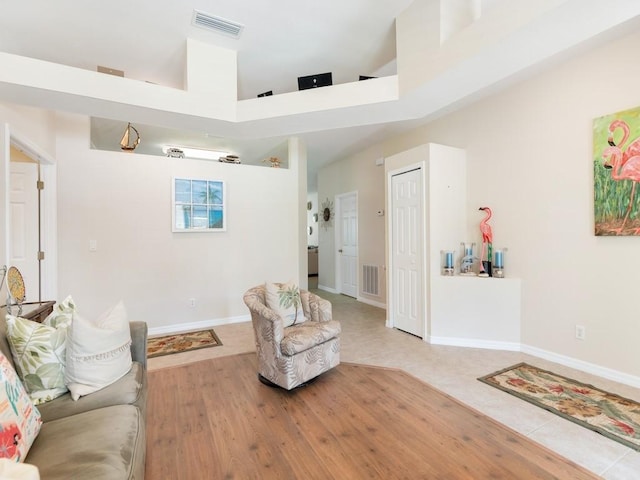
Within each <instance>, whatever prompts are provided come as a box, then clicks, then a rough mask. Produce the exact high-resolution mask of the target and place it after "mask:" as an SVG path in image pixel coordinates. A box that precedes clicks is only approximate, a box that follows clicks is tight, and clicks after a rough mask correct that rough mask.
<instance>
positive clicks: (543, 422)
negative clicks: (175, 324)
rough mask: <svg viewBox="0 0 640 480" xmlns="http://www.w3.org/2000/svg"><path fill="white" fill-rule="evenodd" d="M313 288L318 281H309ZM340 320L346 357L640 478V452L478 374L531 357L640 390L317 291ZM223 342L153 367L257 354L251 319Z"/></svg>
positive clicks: (618, 478)
mask: <svg viewBox="0 0 640 480" xmlns="http://www.w3.org/2000/svg"><path fill="white" fill-rule="evenodd" d="M311 288H313V285H312V286H311ZM316 293H318V294H319V295H320V296H322V297H324V298H327V299H328V300H330V301H331V302H332V304H333V316H334V318H336V319H338V320H340V321H341V322H342V327H343V333H342V347H341V360H342V361H344V362H354V363H362V364H369V365H378V366H385V367H396V368H401V369H403V370H405V371H407V372H409V373H411V374H413V375H415V376H416V377H418V378H420V379H422V380H424V381H426V382H428V383H429V384H431V385H433V386H434V387H436V388H438V389H440V390H442V391H444V392H446V393H447V394H449V395H451V396H453V397H455V398H457V399H459V400H460V401H462V402H464V403H465V404H467V405H469V406H471V407H473V408H475V409H476V410H479V411H480V412H482V413H484V414H486V415H488V416H490V417H492V418H494V419H496V420H497V421H499V422H501V423H503V424H505V425H507V426H509V427H510V428H512V429H514V430H516V431H518V432H520V433H521V434H524V435H526V436H528V437H530V438H531V439H533V440H535V441H536V442H538V443H541V444H542V445H545V446H547V447H548V448H550V449H552V450H554V451H556V452H558V453H560V454H561V455H563V456H565V457H567V458H569V459H571V460H573V461H574V462H576V463H578V464H580V465H582V466H584V467H585V468H587V469H589V470H591V471H592V472H594V473H596V474H598V475H600V476H602V477H603V478H605V479H609V480H633V479H639V480H640V452H637V451H634V450H632V449H630V448H628V447H625V446H624V445H622V444H620V443H617V442H615V441H613V440H610V439H608V438H606V437H603V436H601V435H598V434H596V433H594V432H592V431H591V430H588V429H585V428H583V427H580V426H578V425H576V424H574V423H572V422H569V421H567V420H564V419H562V418H560V417H558V416H556V415H553V414H552V413H549V412H547V411H545V410H543V409H541V408H538V407H536V406H533V405H531V404H529V403H527V402H524V401H522V400H519V399H517V398H515V397H513V396H511V395H509V394H506V393H504V392H502V391H500V390H497V389H495V388H492V387H490V386H488V385H485V384H483V383H481V382H479V381H478V380H477V377H479V376H482V375H486V374H489V373H492V372H494V371H497V370H500V369H502V368H506V367H508V366H510V365H513V364H515V363H518V362H522V361H525V362H528V363H531V364H534V365H536V366H539V367H541V368H545V369H548V370H553V371H554V372H556V373H559V374H562V375H565V376H568V377H571V378H574V379H576V380H579V381H582V382H585V383H589V384H592V385H595V386H597V387H600V388H603V389H606V390H609V391H612V392H614V393H618V394H619V395H622V396H625V397H628V398H631V399H634V400H636V401H640V389H637V388H632V387H629V386H626V385H622V384H617V383H615V382H612V381H609V380H606V379H603V378H599V377H595V376H593V375H589V374H586V373H584V372H580V371H577V370H573V369H570V368H567V367H564V366H562V365H558V364H554V363H552V362H549V361H546V360H542V359H539V358H537V357H533V356H530V355H526V354H523V353H519V352H504V351H495V350H484V349H471V348H460V347H447V346H441V345H430V344H428V343H426V342H423V341H422V340H421V339H419V338H416V337H414V336H412V335H409V334H406V333H403V332H400V331H398V330H394V329H389V328H386V327H385V311H384V310H382V309H380V308H376V307H372V306H370V305H366V304H364V303H361V302H358V301H356V300H353V299H351V298H349V297H345V296H343V295H334V294H331V293H328V292H325V291H316ZM215 331H216V333H217V334H218V336H219V337H220V339H221V341H222V343H223V346H221V347H215V348H206V349H202V350H197V351H194V352H187V353H181V354H176V355H169V356H165V357H157V358H152V359H149V369H150V370H153V369H157V368H162V367H166V366H172V365H180V364H185V363H190V362H193V361H197V360H204V359H207V358H214V357H219V356H224V355H233V354H236V353H243V352H250V351H254V350H255V347H254V344H253V331H252V329H251V324H250V323H249V322H247V323H239V324H233V325H223V326H219V327H216V328H215Z"/></svg>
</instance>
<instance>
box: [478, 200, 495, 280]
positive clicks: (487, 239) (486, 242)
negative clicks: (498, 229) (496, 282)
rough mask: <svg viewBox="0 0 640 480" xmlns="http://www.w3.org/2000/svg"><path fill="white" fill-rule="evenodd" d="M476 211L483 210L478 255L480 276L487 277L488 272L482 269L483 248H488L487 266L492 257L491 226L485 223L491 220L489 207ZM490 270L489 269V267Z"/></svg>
mask: <svg viewBox="0 0 640 480" xmlns="http://www.w3.org/2000/svg"><path fill="white" fill-rule="evenodd" d="M478 210H483V211H484V213H485V214H486V216H485V217H484V218H483V219H482V221H481V222H480V233H481V234H482V253H481V254H480V275H481V276H484V277H486V276H489V273H490V272H487V271H486V270H485V269H484V265H485V263H484V251H485V247H488V254H489V255H488V264H489V265H490V264H491V255H492V247H493V231H492V230H491V225H489V224H488V223H487V222H488V221H489V219H490V218H491V215H492V213H491V209H490V208H489V207H480V208H479V209H478ZM489 268H491V267H489Z"/></svg>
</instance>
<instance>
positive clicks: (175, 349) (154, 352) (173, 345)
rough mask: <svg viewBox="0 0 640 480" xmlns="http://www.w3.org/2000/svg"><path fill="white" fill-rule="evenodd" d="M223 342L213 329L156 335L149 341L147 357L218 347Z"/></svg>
mask: <svg viewBox="0 0 640 480" xmlns="http://www.w3.org/2000/svg"><path fill="white" fill-rule="evenodd" d="M220 345H222V342H221V341H220V339H219V338H218V336H217V335H216V332H214V331H213V330H202V331H199V332H187V333H178V334H175V335H167V336H164V337H154V338H150V339H149V340H148V341H147V357H148V358H153V357H161V356H162V355H171V354H172V353H180V352H188V351H190V350H198V349H199V348H207V347H218V346H220Z"/></svg>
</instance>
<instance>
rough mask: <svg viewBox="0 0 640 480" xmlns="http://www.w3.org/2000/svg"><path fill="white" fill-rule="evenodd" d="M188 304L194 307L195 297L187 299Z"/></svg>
mask: <svg viewBox="0 0 640 480" xmlns="http://www.w3.org/2000/svg"><path fill="white" fill-rule="evenodd" d="M189 306H190V307H191V308H196V299H195V298H190V299H189Z"/></svg>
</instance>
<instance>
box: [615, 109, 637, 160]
mask: <svg viewBox="0 0 640 480" xmlns="http://www.w3.org/2000/svg"><path fill="white" fill-rule="evenodd" d="M618 128H620V129H621V130H622V139H621V140H620V141H619V142H618V143H617V144H616V143H615V141H614V138H613V135H614V133H615V131H616V130H617V129H618ZM628 139H629V125H628V124H627V122H625V121H624V120H619V119H618V120H614V121H613V122H611V124H610V125H609V138H608V139H607V142H608V143H609V145H610V146H612V147H618V148H620V150H621V151H622V152H623V154H624V155H625V156H626V157H634V156H636V155H638V154H640V137H639V138H636V139H635V140H634V141H633V142H631V143H630V144H629V145H627V147H625V146H624V144H625V143H626V142H627V140H628ZM622 160H623V162H622V163H624V162H625V161H626V159H625V158H624V157H623V159H622Z"/></svg>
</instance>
